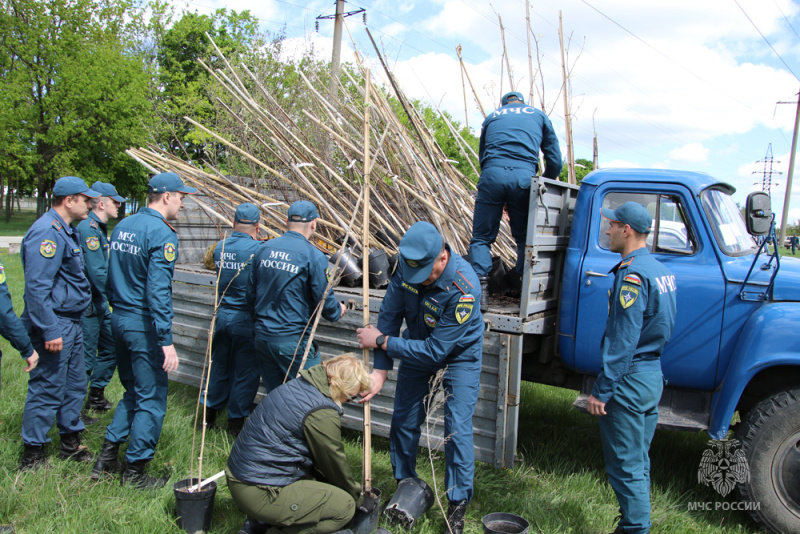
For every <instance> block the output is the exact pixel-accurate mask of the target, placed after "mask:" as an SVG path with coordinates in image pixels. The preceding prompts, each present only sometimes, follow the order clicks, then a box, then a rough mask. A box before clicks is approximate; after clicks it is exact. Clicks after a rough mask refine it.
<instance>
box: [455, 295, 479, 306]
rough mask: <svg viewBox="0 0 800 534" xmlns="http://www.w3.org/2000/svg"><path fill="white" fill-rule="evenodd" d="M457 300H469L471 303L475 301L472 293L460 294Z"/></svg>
mask: <svg viewBox="0 0 800 534" xmlns="http://www.w3.org/2000/svg"><path fill="white" fill-rule="evenodd" d="M458 302H470V303H472V304H474V303H475V297H474V296H472V295H461V296H460V297H458Z"/></svg>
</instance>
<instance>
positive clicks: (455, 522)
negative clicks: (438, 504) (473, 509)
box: [444, 499, 467, 534]
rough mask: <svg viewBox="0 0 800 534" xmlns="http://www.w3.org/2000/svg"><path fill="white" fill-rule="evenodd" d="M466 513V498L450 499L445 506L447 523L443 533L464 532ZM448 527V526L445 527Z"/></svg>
mask: <svg viewBox="0 0 800 534" xmlns="http://www.w3.org/2000/svg"><path fill="white" fill-rule="evenodd" d="M466 513H467V500H466V499H463V500H460V501H456V502H453V501H450V505H449V506H448V507H447V525H446V526H445V529H444V534H462V533H463V532H464V515H465V514H466ZM447 527H449V528H447Z"/></svg>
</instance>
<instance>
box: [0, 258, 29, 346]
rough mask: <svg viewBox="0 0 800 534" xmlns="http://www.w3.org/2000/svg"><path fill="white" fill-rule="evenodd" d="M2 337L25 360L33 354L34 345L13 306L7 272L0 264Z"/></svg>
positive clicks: (0, 325)
mask: <svg viewBox="0 0 800 534" xmlns="http://www.w3.org/2000/svg"><path fill="white" fill-rule="evenodd" d="M0 336H3V337H4V338H6V339H7V340H8V341H9V343H11V346H12V347H14V348H15V349H17V350H18V351H19V353H20V355H21V356H22V357H23V358H27V357H28V356H30V355H31V354H33V345H31V339H30V338H29V337H28V332H26V331H25V327H24V326H23V325H22V321H20V320H19V317H17V314H16V313H14V306H13V305H12V304H11V293H9V292H8V285H7V284H6V271H5V269H4V268H3V264H2V263H0Z"/></svg>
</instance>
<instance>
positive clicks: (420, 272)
mask: <svg viewBox="0 0 800 534" xmlns="http://www.w3.org/2000/svg"><path fill="white" fill-rule="evenodd" d="M442 244H443V240H442V236H441V235H439V232H438V231H437V230H436V227H435V226H433V225H432V224H431V223H429V222H418V223H414V224H413V225H412V226H411V228H409V229H408V231H407V232H406V233H405V235H404V236H403V239H401V240H400V247H399V248H400V259H401V260H402V261H401V265H402V269H403V270H402V271H401V272H402V273H403V280H404V281H406V282H408V283H410V284H421V283H422V282H424V281H425V280H427V279H428V277H429V276H430V275H431V271H433V264H434V263H435V262H436V258H437V257H438V256H439V252H440V251H441V250H442Z"/></svg>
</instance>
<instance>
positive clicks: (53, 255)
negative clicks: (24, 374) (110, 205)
mask: <svg viewBox="0 0 800 534" xmlns="http://www.w3.org/2000/svg"><path fill="white" fill-rule="evenodd" d="M98 196H99V195H98V194H97V193H95V192H93V191H92V190H90V189H89V187H88V186H87V185H86V183H85V182H84V181H83V180H81V179H80V178H76V177H75V176H65V177H63V178H59V179H58V181H56V183H55V186H54V187H53V207H52V208H51V209H50V211H48V212H47V213H45V214H44V215H42V216H41V217H39V219H37V220H36V222H34V223H33V225H32V226H31V227H30V229H29V230H28V232H27V233H26V234H25V237H24V238H23V239H22V248H21V250H20V252H21V254H22V268H23V270H24V272H25V293H24V297H23V298H24V300H25V311H24V312H23V313H22V317H21V319H22V324H23V325H24V326H25V328H26V329H27V330H28V335H29V336H30V339H31V343H32V344H33V348H34V349H35V350H36V352H37V353H38V354H39V355H40V359H39V365H38V366H37V367H36V368H34V369H33V370H32V371H31V373H30V378H29V379H28V396H27V399H26V400H25V410H24V412H23V414H22V442H23V444H24V446H25V452H24V454H23V456H22V462H21V465H20V469H23V470H25V469H30V468H33V467H36V466H37V465H40V464H42V463H44V462H45V461H46V458H45V454H44V445H45V444H46V443H49V442H50V438H49V437H48V436H47V433H48V432H49V431H50V427H52V426H53V420H54V419H55V421H56V424H57V425H58V433H59V434H60V436H61V450H60V452H59V457H61V458H62V459H71V460H75V461H79V462H83V461H90V460H91V454H90V453H89V451H88V450H87V449H86V447H84V446H82V445H81V437H80V436H81V432H82V431H83V430H84V428H85V427H84V424H83V421H81V419H80V413H81V406H82V405H83V396H84V395H85V394H86V369H85V367H84V363H83V342H82V336H81V316H82V315H83V312H84V311H85V310H86V307H87V306H88V305H89V301H90V300H91V298H92V293H91V288H90V287H89V281H88V280H87V279H86V275H85V274H84V272H83V255H82V254H81V247H80V243H79V242H78V236H77V233H76V232H75V231H74V230H73V228H72V226H70V223H72V222H73V221H80V220H83V219H85V218H86V216H87V215H88V213H89V205H88V203H87V201H88V199H89V198H95V197H98Z"/></svg>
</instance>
